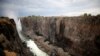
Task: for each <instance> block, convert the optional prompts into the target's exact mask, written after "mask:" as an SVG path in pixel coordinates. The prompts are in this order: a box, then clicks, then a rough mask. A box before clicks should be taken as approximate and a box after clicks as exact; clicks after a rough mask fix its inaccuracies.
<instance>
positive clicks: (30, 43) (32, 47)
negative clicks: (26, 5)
mask: <svg viewBox="0 0 100 56" xmlns="http://www.w3.org/2000/svg"><path fill="white" fill-rule="evenodd" d="M15 23H16V27H17V31H18V34H19V36H20V38H21V40H22V41H23V42H26V44H27V47H29V48H30V51H31V52H32V53H33V54H35V55H36V56H48V55H47V54H46V53H45V52H43V51H42V50H40V49H39V48H38V46H37V45H36V44H35V43H34V41H33V40H31V39H26V38H27V37H26V36H24V35H23V34H22V33H21V31H22V26H21V22H20V19H19V20H18V19H16V20H15Z"/></svg>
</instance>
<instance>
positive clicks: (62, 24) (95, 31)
mask: <svg viewBox="0 0 100 56" xmlns="http://www.w3.org/2000/svg"><path fill="white" fill-rule="evenodd" d="M21 22H22V32H23V33H24V34H25V35H26V36H27V37H29V38H31V39H33V40H34V41H35V43H36V44H37V45H38V47H39V48H40V49H41V50H43V51H45V52H46V53H48V54H49V55H50V56H100V16H78V17H42V16H29V17H23V18H21Z"/></svg>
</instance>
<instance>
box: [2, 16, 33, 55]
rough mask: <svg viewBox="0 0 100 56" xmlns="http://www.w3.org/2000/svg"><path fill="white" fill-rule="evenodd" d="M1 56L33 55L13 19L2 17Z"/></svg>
mask: <svg viewBox="0 0 100 56" xmlns="http://www.w3.org/2000/svg"><path fill="white" fill-rule="evenodd" d="M0 56H33V54H32V53H31V52H30V51H29V49H28V48H27V47H26V45H24V44H23V43H22V41H21V39H20V37H19V35H18V32H17V30H16V24H15V22H14V20H13V19H9V18H8V17H0Z"/></svg>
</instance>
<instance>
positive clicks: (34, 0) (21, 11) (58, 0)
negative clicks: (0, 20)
mask: <svg viewBox="0 0 100 56" xmlns="http://www.w3.org/2000/svg"><path fill="white" fill-rule="evenodd" d="M99 3H100V0H0V16H9V17H15V16H17V17H19V16H31V15H40V16H78V15H81V14H84V13H91V14H92V15H97V14H100V4H99Z"/></svg>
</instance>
